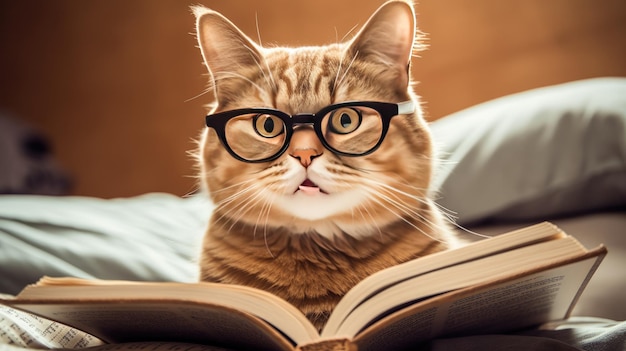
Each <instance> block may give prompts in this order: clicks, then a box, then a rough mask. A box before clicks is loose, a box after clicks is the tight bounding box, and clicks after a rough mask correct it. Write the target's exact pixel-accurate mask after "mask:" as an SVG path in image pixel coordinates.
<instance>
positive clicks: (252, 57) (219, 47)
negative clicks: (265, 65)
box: [191, 6, 263, 102]
mask: <svg viewBox="0 0 626 351" xmlns="http://www.w3.org/2000/svg"><path fill="white" fill-rule="evenodd" d="M191 9H192V11H193V13H194V15H195V16H196V35H197V37H198V44H199V45H200V50H201V51H202V57H203V58H204V63H205V64H206V66H207V68H208V70H209V73H210V74H211V76H212V79H213V86H214V88H215V93H216V97H217V99H218V102H219V101H221V98H226V97H227V96H224V94H228V92H227V91H226V90H227V89H220V85H222V84H220V81H221V80H223V79H224V78H233V77H234V76H235V75H236V74H237V73H236V71H238V70H240V69H241V68H245V67H248V66H251V67H257V65H260V64H261V61H262V60H263V57H262V55H261V49H260V48H259V46H257V45H256V44H255V43H254V42H253V41H252V40H251V39H250V38H248V37H247V36H246V35H245V34H244V33H243V32H242V31H241V30H239V28H237V27H236V26H235V25H234V24H233V23H232V22H231V21H229V20H228V19H227V18H226V17H224V16H223V15H221V14H220V13H218V12H215V11H213V10H210V9H208V8H206V7H204V6H194V7H192V8H191ZM224 88H226V87H224Z"/></svg>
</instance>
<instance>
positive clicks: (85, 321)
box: [20, 301, 293, 350]
mask: <svg viewBox="0 0 626 351" xmlns="http://www.w3.org/2000/svg"><path fill="white" fill-rule="evenodd" d="M20 307H21V308H24V309H26V310H29V311H33V312H35V313H38V314H40V315H44V316H47V317H48V318H52V319H54V320H58V321H60V322H63V323H67V324H69V323H71V324H72V325H74V326H76V327H77V328H79V329H81V330H85V331H86V332H89V333H90V334H92V335H98V336H99V337H101V338H102V339H103V340H104V341H106V342H109V343H128V342H137V341H145V340H158V341H169V342H186V343H192V344H203V345H222V346H226V347H231V348H233V349H246V350H247V349H255V348H258V349H262V350H291V349H292V348H293V344H292V343H290V342H289V341H288V340H287V339H286V338H285V337H284V336H282V335H281V334H279V332H278V331H276V330H275V329H273V328H272V327H271V326H269V325H268V324H267V323H265V322H263V321H261V320H258V319H256V318H254V317H253V316H251V315H247V314H246V313H243V312H240V311H238V310H231V309H228V308H225V307H223V306H212V305H208V304H196V303H193V302H190V301H175V302H172V301H143V302H137V301H125V302H122V301H118V302H116V303H107V302H90V301H81V302H65V303H59V304H36V303H33V304H28V303H23V304H20Z"/></svg>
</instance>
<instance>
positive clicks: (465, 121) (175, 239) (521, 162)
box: [0, 78, 626, 350]
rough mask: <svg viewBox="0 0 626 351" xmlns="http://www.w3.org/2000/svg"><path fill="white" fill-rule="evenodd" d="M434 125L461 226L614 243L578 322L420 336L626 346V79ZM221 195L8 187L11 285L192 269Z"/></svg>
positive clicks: (441, 183)
mask: <svg viewBox="0 0 626 351" xmlns="http://www.w3.org/2000/svg"><path fill="white" fill-rule="evenodd" d="M431 127H432V131H433V134H434V136H435V139H436V141H437V149H438V150H439V153H438V158H439V160H440V166H439V168H438V170H437V172H436V175H435V178H434V182H435V185H436V188H437V189H438V191H437V194H436V196H437V199H438V203H439V204H440V205H442V206H443V207H445V208H447V209H449V210H450V211H451V212H452V213H453V214H454V215H455V216H456V218H457V219H456V222H457V224H458V226H459V229H458V230H459V232H460V233H465V234H464V235H467V236H469V237H470V238H471V236H472V235H471V234H469V233H467V231H466V229H468V230H471V231H475V232H478V233H481V234H488V235H492V234H494V235H495V234H498V233H502V232H505V231H508V230H511V229H515V228H519V227H522V226H526V225H529V224H532V223H536V222H539V221H544V220H549V221H552V222H554V223H555V224H557V225H559V226H560V227H561V228H562V229H564V230H565V231H566V232H568V233H569V234H571V235H573V236H575V237H577V238H578V239H579V240H580V241H581V242H582V243H583V244H585V245H586V246H589V247H591V246H595V245H597V244H599V243H604V244H605V245H606V246H607V247H608V249H609V254H608V256H607V258H606V259H605V260H604V262H603V264H602V265H601V266H600V268H599V270H598V271H597V273H596V275H595V276H594V278H593V279H592V280H591V282H590V284H589V286H588V287H587V290H586V291H585V293H584V294H583V296H582V298H581V300H580V301H579V303H578V305H577V307H576V309H575V310H574V313H573V316H572V317H571V318H570V319H568V320H567V321H563V322H560V323H558V324H553V325H550V326H544V327H543V328H535V329H532V330H525V331H520V332H516V333H511V334H507V335H479V336H472V337H458V338H443V339H438V340H433V341H432V342H430V343H429V344H428V345H421V346H420V347H419V349H420V350H444V349H445V350H449V349H453V350H479V349H480V350H483V349H487V348H488V347H492V348H495V349H502V348H504V347H505V346H506V347H507V350H529V349H550V350H553V349H554V350H580V349H584V350H624V349H626V322H624V321H625V320H626V298H625V296H626V295H624V291H626V274H625V270H624V268H625V267H626V78H596V79H588V80H583V81H575V82H571V83H566V84H561V85H556V86H549V87H544V88H539V89H534V90H530V91H526V92H523V93H518V94H515V95H509V96H505V97H502V98H499V99H496V100H492V101H489V102H486V103H483V104H480V105H477V106H474V107H472V108H469V109H466V110H463V111H459V112H457V113H454V114H452V115H450V116H447V117H445V118H443V119H440V120H437V121H436V122H433V123H432V124H431ZM211 208H212V204H211V203H210V202H209V201H208V200H207V198H206V197H204V196H202V195H201V194H198V195H193V196H189V197H185V198H181V197H178V196H174V195H171V194H165V193H150V194H145V195H141V196H136V197H130V198H117V199H108V200H105V199H99V198H90V197H78V196H69V197H53V196H37V195H28V196H26V195H3V196H0V293H3V294H16V293H18V292H19V291H20V290H21V289H22V288H23V287H24V286H25V285H27V284H30V283H33V282H35V281H36V280H37V279H39V278H40V277H41V276H42V275H50V276H77V277H84V278H100V279H129V280H149V281H194V280H195V277H196V264H195V257H196V256H197V253H198V247H199V241H200V240H201V237H202V235H203V232H204V228H205V226H206V222H207V220H208V217H209V214H210V211H211ZM1 334H2V333H1V332H0V335H1ZM0 340H2V339H1V338H0ZM0 343H1V341H0ZM5 349H6V350H13V349H17V348H16V347H14V346H10V345H0V350H5ZM416 349H417V347H416Z"/></svg>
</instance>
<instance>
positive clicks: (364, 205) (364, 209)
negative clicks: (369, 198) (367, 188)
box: [353, 203, 383, 238]
mask: <svg viewBox="0 0 626 351" xmlns="http://www.w3.org/2000/svg"><path fill="white" fill-rule="evenodd" d="M361 208H363V211H365V213H366V214H367V218H366V217H365V215H363V212H362V211H361ZM356 209H357V210H358V211H359V214H360V215H361V218H363V220H364V221H365V222H369V223H372V225H373V226H374V227H375V228H376V230H378V235H379V237H381V238H382V236H383V231H382V230H381V229H380V226H379V225H378V222H377V221H376V219H375V218H374V216H372V213H371V212H370V211H369V209H368V208H367V203H365V204H362V205H361V206H357V207H356ZM353 219H354V216H353Z"/></svg>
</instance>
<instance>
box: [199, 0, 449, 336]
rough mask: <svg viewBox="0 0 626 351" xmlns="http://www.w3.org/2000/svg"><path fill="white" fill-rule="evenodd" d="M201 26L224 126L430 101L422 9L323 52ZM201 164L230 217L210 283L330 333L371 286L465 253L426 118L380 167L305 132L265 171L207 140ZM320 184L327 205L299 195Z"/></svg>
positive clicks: (399, 120)
mask: <svg viewBox="0 0 626 351" xmlns="http://www.w3.org/2000/svg"><path fill="white" fill-rule="evenodd" d="M194 13H195V14H196V17H197V36H198V41H199V44H200V48H201V51H202V54H203V57H204V60H205V63H206V65H207V67H208V69H209V72H210V73H211V77H212V84H213V85H212V86H213V87H214V92H215V96H216V105H215V107H214V109H213V112H219V111H226V110H232V109H237V108H249V107H270V108H275V109H279V110H282V111H285V112H287V113H289V114H297V113H311V112H315V111H317V110H319V109H320V108H322V107H324V106H327V105H329V104H333V103H338V102H344V101H354V100H366V101H382V102H395V103H399V102H403V101H407V100H413V101H415V102H416V103H417V101H418V99H417V96H416V95H415V94H414V93H413V91H412V89H411V85H410V84H411V79H410V72H409V69H408V66H409V61H410V57H411V54H412V50H413V47H414V45H415V41H416V40H415V32H416V31H415V26H414V13H413V8H412V5H411V4H410V3H408V2H405V1H392V2H389V3H386V4H384V5H383V6H381V8H380V9H379V10H378V11H377V12H376V13H375V14H374V15H373V16H372V17H371V18H370V20H369V21H368V22H367V23H366V24H365V26H364V27H363V29H362V30H361V31H360V32H359V33H358V34H357V35H356V36H355V37H354V38H353V39H352V40H350V41H348V42H346V43H339V44H333V45H328V46H321V47H301V48H282V47H275V48H265V47H260V46H259V45H257V44H255V43H254V42H253V41H252V40H250V39H249V38H248V37H247V36H245V35H244V34H243V33H242V32H241V31H240V30H239V29H237V28H236V27H235V26H234V25H233V24H232V23H231V22H230V21H228V20H227V19H226V18H225V17H223V16H222V15H220V14H219V13H217V12H214V11H211V10H209V9H206V8H203V7H195V8H194ZM199 159H200V163H201V181H202V182H203V186H204V187H205V188H206V189H208V191H209V193H210V196H211V198H212V200H213V202H214V203H215V204H216V209H215V211H214V213H213V215H212V217H211V221H210V225H209V229H208V231H207V233H206V236H205V239H204V242H203V247H202V254H201V261H200V275H201V277H200V279H201V280H204V281H213V282H224V283H234V284H243V285H248V286H253V287H257V288H261V289H264V290H267V291H270V292H272V293H274V294H277V295H279V296H281V297H283V298H285V299H287V300H288V301H290V302H291V303H293V304H294V305H296V306H297V307H298V308H300V309H301V310H302V311H303V312H304V313H305V314H306V315H307V316H308V318H309V319H310V320H312V321H313V322H314V323H315V324H316V326H317V327H318V328H320V327H321V326H322V325H323V324H324V323H325V321H326V319H327V317H328V314H329V312H330V311H331V310H332V309H333V307H334V306H335V304H336V303H337V301H338V300H339V299H340V298H341V296H342V295H344V294H345V293H346V292H347V291H348V290H349V289H350V288H351V287H352V286H354V285H355V284H356V283H358V282H359V281H360V280H362V279H363V278H365V277H366V276H368V275H370V274H372V273H374V272H376V271H379V270H381V269H383V268H386V267H389V266H392V265H395V264H398V263H401V262H405V261H407V260H411V259H413V258H416V257H419V256H424V255H428V254H431V253H434V252H437V251H441V250H445V249H447V248H449V247H451V246H454V245H455V237H454V235H453V234H452V231H451V230H450V229H449V228H448V226H447V223H446V220H445V219H444V216H443V215H442V213H441V212H440V211H439V210H438V208H437V207H436V205H435V204H434V203H433V202H432V200H431V199H430V197H429V196H430V193H429V185H430V181H431V174H432V172H433V161H432V160H433V150H432V144H431V138H430V134H429V131H428V129H427V126H426V123H425V122H424V120H423V118H422V112H421V111H420V110H419V107H418V108H417V111H416V112H415V113H414V114H412V115H401V116H396V117H395V118H393V119H392V123H391V126H390V130H389V133H388V135H387V137H386V139H385V140H384V142H383V144H382V146H381V147H380V148H379V149H378V150H377V151H375V152H374V153H372V154H370V155H368V156H363V157H342V156H338V155H335V154H333V153H332V152H330V151H329V150H326V149H324V148H323V146H322V145H321V143H320V141H319V140H318V139H317V136H316V135H315V133H314V132H313V131H312V129H311V128H310V127H308V126H304V127H301V128H298V129H296V130H295V132H294V135H293V138H292V141H291V144H290V146H289V149H288V150H287V152H285V153H284V154H283V155H281V156H280V158H278V159H276V160H274V161H271V162H266V163H254V164H253V163H244V162H241V161H238V160H236V159H234V158H233V157H232V156H230V155H229V154H228V153H227V151H226V150H225V149H224V147H223V146H222V145H221V144H220V142H219V140H218V138H217V136H216V134H215V132H214V131H213V130H211V129H208V128H207V129H206V130H205V132H204V133H203V136H202V138H201V143H200V154H199ZM306 179H309V180H311V181H313V182H314V183H315V184H317V185H318V186H319V187H320V189H323V190H324V192H325V193H320V194H316V195H313V196H311V195H308V194H304V193H303V192H301V191H300V192H299V191H297V190H298V186H299V185H300V184H302V183H303V182H304V181H305V180H306Z"/></svg>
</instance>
